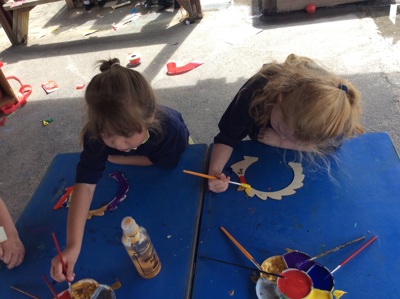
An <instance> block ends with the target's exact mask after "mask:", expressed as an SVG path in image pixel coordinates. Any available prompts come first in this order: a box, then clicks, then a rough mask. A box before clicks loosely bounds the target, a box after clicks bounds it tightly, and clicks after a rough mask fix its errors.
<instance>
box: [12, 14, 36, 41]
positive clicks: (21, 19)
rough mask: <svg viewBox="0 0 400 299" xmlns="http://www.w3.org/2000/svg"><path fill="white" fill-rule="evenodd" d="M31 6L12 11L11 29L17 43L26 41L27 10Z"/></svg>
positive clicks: (27, 26)
mask: <svg viewBox="0 0 400 299" xmlns="http://www.w3.org/2000/svg"><path fill="white" fill-rule="evenodd" d="M32 8H33V7H26V8H20V9H17V10H14V11H13V24H12V25H13V31H14V34H15V36H16V37H17V42H18V44H26V43H27V42H28V29H29V11H30V10H31V9H32Z"/></svg>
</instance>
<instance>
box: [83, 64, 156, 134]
mask: <svg viewBox="0 0 400 299" xmlns="http://www.w3.org/2000/svg"><path fill="white" fill-rule="evenodd" d="M98 63H99V64H100V71H101V73H99V74H97V75H96V76H94V77H93V78H92V80H91V81H90V83H89V84H88V86H87V88H86V93H85V100H86V103H87V115H88V121H87V123H86V125H85V127H84V128H83V130H82V138H83V136H85V134H86V133H88V132H90V137H91V138H92V139H96V140H101V135H102V134H105V135H120V136H125V137H130V136H132V134H135V133H141V132H142V131H143V129H153V130H154V131H156V132H160V125H159V121H158V120H157V118H156V117H155V115H156V112H157V104H156V98H155V95H154V92H153V89H152V88H151V86H150V84H149V83H148V82H147V80H146V79H145V78H144V77H143V75H141V74H140V73H139V72H137V71H135V70H131V69H128V68H126V67H123V66H121V65H120V63H119V60H118V58H113V59H110V60H100V61H98Z"/></svg>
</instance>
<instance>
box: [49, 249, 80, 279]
mask: <svg viewBox="0 0 400 299" xmlns="http://www.w3.org/2000/svg"><path fill="white" fill-rule="evenodd" d="M61 255H62V257H63V260H64V263H65V266H66V267H67V273H66V274H64V273H63V267H62V264H61V261H60V258H59V256H58V255H57V256H55V257H54V258H53V259H52V260H51V268H50V276H51V277H52V278H53V279H54V280H55V281H58V282H62V281H65V280H67V281H73V280H74V279H75V273H74V267H75V263H76V261H77V259H78V255H79V253H78V254H75V253H73V251H71V250H68V249H65V250H64V251H63V252H62V253H61Z"/></svg>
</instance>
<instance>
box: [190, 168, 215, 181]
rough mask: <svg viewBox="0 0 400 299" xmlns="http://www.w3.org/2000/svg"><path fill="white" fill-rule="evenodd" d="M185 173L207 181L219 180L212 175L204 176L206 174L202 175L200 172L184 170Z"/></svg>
mask: <svg viewBox="0 0 400 299" xmlns="http://www.w3.org/2000/svg"><path fill="white" fill-rule="evenodd" d="M183 172H184V173H187V174H191V175H195V176H199V177H202V178H205V179H211V180H215V179H217V177H216V176H212V175H208V174H204V173H200V172H195V171H190V170H183Z"/></svg>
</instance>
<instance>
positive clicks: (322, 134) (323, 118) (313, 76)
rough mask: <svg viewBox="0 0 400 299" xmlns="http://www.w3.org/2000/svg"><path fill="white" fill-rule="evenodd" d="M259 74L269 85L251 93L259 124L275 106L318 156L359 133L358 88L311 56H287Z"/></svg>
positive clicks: (265, 121) (266, 66)
mask: <svg viewBox="0 0 400 299" xmlns="http://www.w3.org/2000/svg"><path fill="white" fill-rule="evenodd" d="M260 77H264V78H266V79H267V80H268V83H267V84H266V85H265V86H264V87H263V89H262V90H258V91H256V92H255V93H254V99H253V101H252V104H251V106H250V111H249V112H250V114H251V115H252V116H253V117H254V118H255V120H256V123H257V124H258V125H259V126H261V127H266V126H267V125H268V124H269V120H270V114H271V110H272V107H273V105H275V104H278V105H279V107H280V108H281V110H282V115H283V118H284V119H283V120H284V121H285V122H286V123H288V124H289V125H290V126H291V127H292V128H293V136H294V137H295V138H296V139H297V140H298V141H299V142H300V143H301V144H303V145H313V147H314V149H315V150H314V151H315V152H317V153H321V154H324V153H325V152H327V151H330V149H332V147H333V148H335V147H337V146H339V145H340V143H341V142H342V141H343V139H344V138H348V137H351V136H353V135H354V134H360V133H362V132H363V128H362V127H361V125H360V110H361V109H360V106H359V99H360V93H359V91H358V90H357V89H356V88H355V87H354V86H353V85H352V84H351V83H350V82H348V81H347V80H344V79H342V78H340V77H338V76H336V75H333V74H331V73H329V72H328V71H327V70H325V69H324V68H323V67H322V66H320V65H318V64H317V63H316V62H315V61H313V60H312V59H310V58H307V57H301V56H296V55H294V54H291V55H289V56H288V57H287V59H286V61H285V62H284V63H276V62H274V63H270V64H267V65H264V66H263V67H262V68H261V70H260V71H259V72H258V73H257V75H256V76H255V78H260ZM280 94H282V95H283V99H282V101H279V102H278V97H279V95H280ZM289 121H290V123H289Z"/></svg>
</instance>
